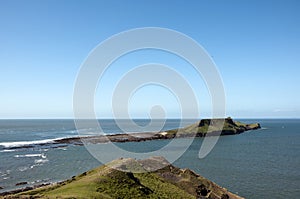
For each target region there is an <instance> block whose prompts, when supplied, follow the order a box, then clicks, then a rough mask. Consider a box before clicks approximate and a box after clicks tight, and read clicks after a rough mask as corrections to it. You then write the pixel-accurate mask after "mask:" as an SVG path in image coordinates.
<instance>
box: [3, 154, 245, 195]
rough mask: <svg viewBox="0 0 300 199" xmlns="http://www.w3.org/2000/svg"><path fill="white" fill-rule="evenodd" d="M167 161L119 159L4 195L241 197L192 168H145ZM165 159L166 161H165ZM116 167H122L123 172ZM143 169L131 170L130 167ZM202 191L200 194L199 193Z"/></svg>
mask: <svg viewBox="0 0 300 199" xmlns="http://www.w3.org/2000/svg"><path fill="white" fill-rule="evenodd" d="M163 161H165V160H164V159H162V158H161V157H154V158H152V159H151V158H149V159H146V160H141V161H136V160H133V159H118V160H115V161H113V162H111V163H109V165H108V166H101V167H98V168H96V169H93V170H90V171H88V172H86V173H83V174H81V175H79V176H76V177H74V178H72V179H71V180H68V181H65V182H64V183H60V184H56V185H50V186H47V187H42V188H38V189H34V190H31V191H27V192H21V193H18V194H15V195H10V196H5V198H125V199H126V198H153V199H154V198H174V199H177V198H178V199H179V198H186V199H189V198H194V199H195V198H200V196H202V195H201V194H203V193H204V194H206V195H205V196H207V198H212V199H215V198H216V199H217V198H218V199H219V198H222V197H223V198H224V196H226V197H225V198H227V196H228V197H229V198H232V199H240V197H239V196H236V195H234V194H232V193H230V192H228V191H227V190H226V189H224V188H222V187H219V186H218V185H216V184H215V183H213V182H211V181H209V180H207V179H205V178H203V177H201V176H200V175H198V174H196V173H194V172H193V171H191V170H189V169H179V168H176V167H174V166H172V165H168V166H166V164H164V167H163V168H162V169H159V170H157V171H154V172H145V171H146V170H145V168H149V166H150V167H151V166H156V165H158V164H160V163H161V162H163ZM165 162H166V161H165ZM115 168H119V169H120V168H122V170H123V171H120V170H116V169H115ZM132 169H134V170H135V171H139V172H141V171H144V172H142V173H134V174H133V173H131V172H127V171H128V170H132ZM199 194H200V195H199Z"/></svg>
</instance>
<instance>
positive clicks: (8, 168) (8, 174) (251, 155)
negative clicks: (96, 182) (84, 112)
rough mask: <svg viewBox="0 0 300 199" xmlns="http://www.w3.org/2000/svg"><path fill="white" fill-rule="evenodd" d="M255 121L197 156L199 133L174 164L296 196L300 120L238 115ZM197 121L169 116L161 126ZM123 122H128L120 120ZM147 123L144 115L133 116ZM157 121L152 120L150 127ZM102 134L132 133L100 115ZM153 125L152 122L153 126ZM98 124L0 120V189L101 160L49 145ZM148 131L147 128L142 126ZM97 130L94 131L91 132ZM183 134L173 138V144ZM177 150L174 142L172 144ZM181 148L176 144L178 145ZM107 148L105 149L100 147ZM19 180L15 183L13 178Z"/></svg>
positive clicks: (140, 147)
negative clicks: (81, 125) (249, 128)
mask: <svg viewBox="0 0 300 199" xmlns="http://www.w3.org/2000/svg"><path fill="white" fill-rule="evenodd" d="M237 120H239V121H242V122H245V123H256V122H259V123H260V124H261V126H262V128H261V129H259V130H253V131H247V132H245V133H242V134H238V135H228V136H221V137H220V138H219V140H218V142H217V144H216V145H215V147H214V148H213V150H212V151H211V152H210V153H209V154H208V155H207V156H205V157H204V158H199V149H200V147H201V144H202V142H203V140H204V138H194V139H193V141H192V142H191V145H190V146H189V147H188V149H187V150H186V151H185V152H184V153H183V154H182V155H181V156H180V157H179V158H178V159H177V160H176V161H175V162H173V164H174V165H175V166H178V167H181V168H190V169H192V170H193V171H195V172H197V173H199V174H200V175H202V176H204V177H206V178H208V179H209V180H212V181H214V182H215V183H217V184H219V185H220V186H222V187H225V188H226V189H228V190H229V191H231V192H233V193H236V194H238V195H240V196H242V197H245V198H270V199H271V198H272V199H274V198H300V119H237ZM195 121H196V120H184V121H182V120H179V119H168V120H166V121H165V123H164V125H163V126H162V129H161V130H162V131H163V130H168V129H174V128H179V127H182V126H185V125H188V124H192V123H194V122H195ZM121 122H122V123H123V124H126V123H127V122H128V121H126V120H124V121H121ZM134 122H135V123H136V124H137V125H139V126H146V125H148V124H149V123H150V121H149V120H142V119H139V120H134ZM155 122H157V125H160V124H161V122H160V121H154V122H153V121H152V124H154V126H155ZM99 124H100V126H101V130H102V131H103V133H104V134H118V133H129V132H130V133H132V132H136V129H134V128H132V129H131V128H130V126H128V128H126V132H124V130H121V129H123V128H120V127H119V126H118V123H117V122H116V121H114V120H110V119H107V120H99ZM152 126H153V125H152ZM98 130H99V129H97V130H96V129H93V128H86V129H78V130H77V129H76V127H75V124H74V121H73V120H0V192H6V191H10V190H14V189H19V188H22V187H26V186H34V185H38V184H43V183H52V182H58V181H62V180H65V179H68V178H71V177H72V176H75V175H78V174H80V173H83V172H85V171H87V170H89V169H92V168H95V167H98V166H99V165H101V164H103V163H101V162H100V161H99V160H97V159H96V158H94V156H93V155H92V154H90V153H89V151H88V150H87V148H86V147H85V146H80V145H72V144H62V145H52V144H51V143H52V142H54V141H55V140H57V139H62V138H70V137H78V136H79V133H78V132H79V131H80V132H81V134H80V135H82V132H84V133H86V134H85V135H94V134H93V133H94V132H96V131H98ZM147 130H149V131H151V130H152V129H147ZM95 134H96V133H95ZM185 139H191V138H180V139H177V142H178V145H180V142H184V141H185ZM169 142H170V141H169V140H152V141H145V142H125V143H116V145H117V146H118V147H121V148H123V149H126V150H130V151H134V152H136V153H139V152H144V151H145V149H146V150H147V151H151V150H157V149H158V148H161V147H164V146H165V145H167V144H168V143H169ZM172 150H173V151H172V152H174V150H175V152H176V147H175V148H173V149H172ZM178 150H180V147H178ZM105 153H107V152H105ZM22 182H23V185H20V186H16V184H17V183H21V184H22Z"/></svg>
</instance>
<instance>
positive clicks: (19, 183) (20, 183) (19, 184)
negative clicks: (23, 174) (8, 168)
mask: <svg viewBox="0 0 300 199" xmlns="http://www.w3.org/2000/svg"><path fill="white" fill-rule="evenodd" d="M25 184H28V182H18V183H17V184H16V186H21V185H25Z"/></svg>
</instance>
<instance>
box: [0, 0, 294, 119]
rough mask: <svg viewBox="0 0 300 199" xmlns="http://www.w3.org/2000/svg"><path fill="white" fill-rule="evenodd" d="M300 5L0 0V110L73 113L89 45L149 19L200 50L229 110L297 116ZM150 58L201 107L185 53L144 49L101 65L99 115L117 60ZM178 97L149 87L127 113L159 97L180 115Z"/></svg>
mask: <svg viewBox="0 0 300 199" xmlns="http://www.w3.org/2000/svg"><path fill="white" fill-rule="evenodd" d="M299 9H300V3H299V1H291V0H288V1H283V0H282V1H276V0H274V1H258V0H251V1H250V0H249V1H238V0H236V1H158V0H157V1H71V0H63V1H60V0H59V1H58V0H57V1H55V0H51V1H46V0H45V1H38V0H36V1H32V0H27V1H15V0H1V1H0V78H1V84H0V92H1V95H0V118H72V117H73V112H72V97H73V89H74V82H75V80H76V75H77V73H78V71H79V69H80V66H81V64H82V62H83V61H84V60H85V58H86V57H87V55H88V54H89V52H90V51H91V50H92V49H93V48H94V47H96V46H97V45H98V44H99V43H100V42H101V41H103V40H105V39H107V38H108V37H110V36H112V35H114V34H117V33H119V32H121V31H125V30H128V29H132V28H140V27H149V26H151V27H163V28H169V29H174V30H176V31H179V32H182V33H184V34H186V35H188V36H189V37H191V38H193V39H195V40H196V41H197V42H198V43H199V44H201V45H202V46H203V47H204V48H205V49H206V50H207V51H208V53H209V54H210V55H211V56H212V57H213V59H214V62H215V63H216V65H217V67H218V70H219V72H220V74H221V76H222V79H223V83H224V87H225V92H226V112H227V115H230V116H232V117H236V118H285V117H288V118H295V117H299V116H300V100H299V99H300V92H299V85H300V78H299V72H300V64H299V63H300V56H299V52H300V37H299V35H300V12H299ZM137 58H138V59H137ZM136 60H138V61H136ZM149 62H158V63H160V62H162V63H165V64H168V65H170V66H174V68H175V69H176V70H178V71H179V72H180V73H182V74H183V75H184V76H185V77H186V79H187V80H189V81H190V84H191V86H192V87H193V89H194V90H195V92H196V95H197V98H198V101H199V106H200V108H201V109H200V112H201V116H203V117H204V116H207V115H209V112H210V101H209V94H208V92H207V90H205V86H204V83H203V82H201V79H200V81H199V79H197V77H196V76H195V74H193V73H192V70H191V69H188V66H187V64H186V63H185V62H184V61H182V60H180V59H179V58H178V57H177V58H176V57H174V56H172V55H170V54H166V53H162V52H158V51H144V52H137V53H136V54H134V53H133V54H130V55H128V57H124V58H122V59H120V60H119V61H118V62H116V63H114V66H112V68H111V70H110V71H107V73H106V77H103V82H104V83H103V84H101V83H100V84H101V85H99V88H98V91H97V93H96V94H95V100H96V103H95V107H96V112H97V114H98V115H99V116H101V117H111V113H110V104H109V102H110V99H109V96H110V95H111V89H112V88H113V87H112V86H111V85H114V84H115V83H116V82H117V80H118V77H121V76H122V72H126V71H125V69H124V68H126V69H130V67H136V66H137V65H135V64H143V63H149ZM118 64H119V65H118ZM121 65H122V66H126V67H124V68H122V69H120V66H121ZM109 72H110V73H109ZM158 96H159V98H158ZM176 103H177V101H176V99H175V98H174V96H173V95H171V94H170V93H168V92H167V91H166V90H164V89H162V88H160V87H157V86H148V87H145V88H143V89H140V92H137V93H136V95H135V96H134V97H133V98H132V101H131V103H130V112H131V113H132V116H133V117H145V116H147V114H148V112H149V108H151V106H153V105H155V104H161V105H165V106H166V112H167V116H168V117H178V104H176Z"/></svg>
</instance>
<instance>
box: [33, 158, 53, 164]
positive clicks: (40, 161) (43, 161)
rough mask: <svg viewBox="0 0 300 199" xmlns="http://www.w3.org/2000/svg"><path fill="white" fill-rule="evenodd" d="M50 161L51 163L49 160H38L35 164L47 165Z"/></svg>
mask: <svg viewBox="0 0 300 199" xmlns="http://www.w3.org/2000/svg"><path fill="white" fill-rule="evenodd" d="M48 161H49V160H48V159H38V160H34V163H35V164H43V163H46V162H48Z"/></svg>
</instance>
